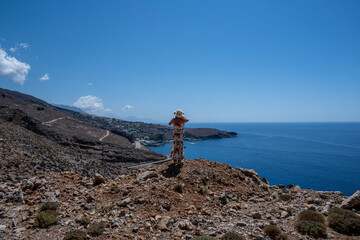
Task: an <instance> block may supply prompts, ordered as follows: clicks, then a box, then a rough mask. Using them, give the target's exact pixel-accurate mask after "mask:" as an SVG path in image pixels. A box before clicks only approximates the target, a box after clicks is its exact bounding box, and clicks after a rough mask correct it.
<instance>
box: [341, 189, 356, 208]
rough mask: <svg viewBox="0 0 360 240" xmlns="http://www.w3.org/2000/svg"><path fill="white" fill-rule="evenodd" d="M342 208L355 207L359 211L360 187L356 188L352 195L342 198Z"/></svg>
mask: <svg viewBox="0 0 360 240" xmlns="http://www.w3.org/2000/svg"><path fill="white" fill-rule="evenodd" d="M341 207H342V208H344V209H350V210H351V209H355V210H357V211H360V189H359V190H357V191H356V192H355V193H354V194H353V195H351V196H350V197H348V198H347V199H345V200H344V202H343V203H342V204H341Z"/></svg>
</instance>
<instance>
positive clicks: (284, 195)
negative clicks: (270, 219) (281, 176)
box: [279, 194, 291, 201]
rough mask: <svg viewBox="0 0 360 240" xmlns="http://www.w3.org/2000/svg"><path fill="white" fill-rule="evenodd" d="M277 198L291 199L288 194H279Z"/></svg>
mask: <svg viewBox="0 0 360 240" xmlns="http://www.w3.org/2000/svg"><path fill="white" fill-rule="evenodd" d="M279 199H280V200H282V201H289V200H291V195H289V194H280V195H279Z"/></svg>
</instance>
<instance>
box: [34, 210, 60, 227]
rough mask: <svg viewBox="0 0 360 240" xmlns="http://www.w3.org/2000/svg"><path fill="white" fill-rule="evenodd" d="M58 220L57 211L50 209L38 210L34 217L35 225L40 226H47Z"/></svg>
mask: <svg viewBox="0 0 360 240" xmlns="http://www.w3.org/2000/svg"><path fill="white" fill-rule="evenodd" d="M58 221H59V218H58V213H57V212H55V211H52V210H46V211H42V212H40V213H39V214H38V215H36V217H35V226H36V227H40V228H47V227H49V226H51V225H54V224H56V223H57V222H58Z"/></svg>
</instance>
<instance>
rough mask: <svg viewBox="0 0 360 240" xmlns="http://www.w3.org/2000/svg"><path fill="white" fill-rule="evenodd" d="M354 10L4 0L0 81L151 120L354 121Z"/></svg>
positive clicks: (357, 61) (357, 21) (359, 17)
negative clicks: (179, 115)
mask: <svg viewBox="0 0 360 240" xmlns="http://www.w3.org/2000/svg"><path fill="white" fill-rule="evenodd" d="M359 12H360V1H330V0H326V1H303V0H302V1H287V0H284V1H266V0H264V1H209V0H206V1H200V0H199V1H17V0H11V1H10V0H8V1H6V0H3V1H1V2H0V44H1V47H0V87H2V88H7V89H11V90H16V91H20V92H24V93H28V94H31V95H34V96H36V97H38V98H41V99H43V100H45V101H47V102H50V103H59V104H67V105H74V104H75V105H76V106H81V107H83V108H84V109H87V110H88V111H91V112H93V113H95V114H99V115H103V114H113V115H118V116H120V117H125V116H128V115H135V116H137V117H142V118H152V119H155V120H158V121H162V122H165V121H167V120H168V119H170V118H171V117H172V113H173V111H174V110H176V109H178V108H181V109H182V110H184V112H185V114H186V115H187V116H188V117H189V118H190V120H192V121H193V122H279V121H280V122H288V121H290V122H294V121H295V122H301V121H360V27H359V25H360V14H359ZM45 74H47V76H46V75H45ZM41 78H42V79H43V81H42V80H40V79H41Z"/></svg>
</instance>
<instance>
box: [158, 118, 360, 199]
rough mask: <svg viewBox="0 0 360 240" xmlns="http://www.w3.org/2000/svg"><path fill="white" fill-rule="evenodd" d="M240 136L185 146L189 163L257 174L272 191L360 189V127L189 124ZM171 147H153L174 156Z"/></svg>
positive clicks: (323, 124)
mask: <svg viewBox="0 0 360 240" xmlns="http://www.w3.org/2000/svg"><path fill="white" fill-rule="evenodd" d="M187 127H210V128H217V129H221V130H226V131H235V132H237V133H238V136H237V137H236V138H226V139H216V140H206V141H196V142H185V144H184V145H185V147H186V148H185V158H187V159H190V158H200V157H202V158H204V159H208V160H211V161H217V162H223V163H227V164H230V165H231V166H233V167H236V166H239V167H243V168H250V169H255V171H256V172H257V173H258V174H259V175H260V177H266V178H267V179H268V181H269V183H270V184H271V185H277V184H285V185H287V184H289V183H291V184H293V185H299V186H300V187H301V188H304V189H306V188H311V189H314V190H324V191H341V192H343V193H344V194H345V195H347V196H348V195H351V194H353V193H354V192H355V191H356V190H358V189H359V188H360V123H193V124H191V123H189V124H187ZM170 148H171V144H166V145H165V146H160V147H151V149H152V150H154V151H156V152H159V153H163V154H170Z"/></svg>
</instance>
